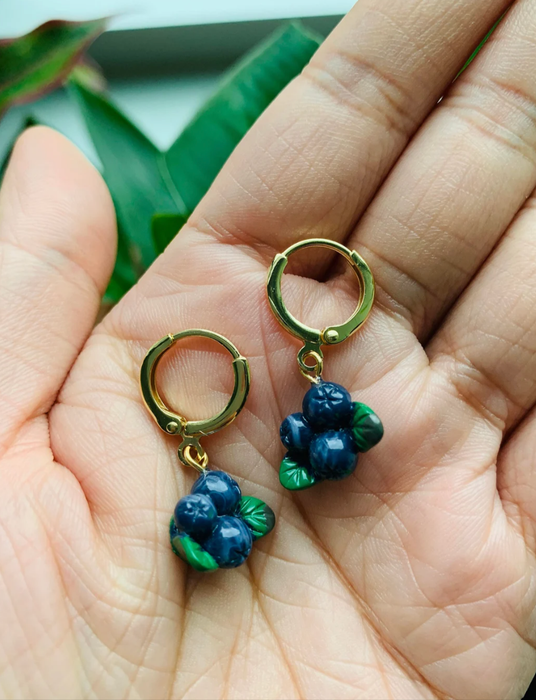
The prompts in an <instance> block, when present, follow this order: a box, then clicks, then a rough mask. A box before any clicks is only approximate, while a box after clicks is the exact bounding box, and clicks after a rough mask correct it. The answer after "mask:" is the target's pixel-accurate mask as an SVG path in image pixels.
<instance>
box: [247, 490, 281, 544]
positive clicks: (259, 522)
mask: <svg viewBox="0 0 536 700" xmlns="http://www.w3.org/2000/svg"><path fill="white" fill-rule="evenodd" d="M238 514H239V515H240V517H241V518H242V519H243V520H244V521H245V523H246V525H247V526H248V527H249V529H250V530H251V532H252V534H253V538H254V539H256V540H258V539H259V538H260V537H264V535H267V534H268V533H269V532H271V531H272V530H273V528H274V525H275V515H274V511H273V510H272V509H271V508H270V506H268V505H266V503H265V502H264V501H261V500H260V498H254V497H253V496H242V498H241V499H240V502H239V504H238Z"/></svg>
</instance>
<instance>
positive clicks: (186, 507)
mask: <svg viewBox="0 0 536 700" xmlns="http://www.w3.org/2000/svg"><path fill="white" fill-rule="evenodd" d="M174 517H175V523H176V524H177V527H178V528H179V530H182V531H183V532H186V533H187V534H188V535H191V536H192V537H193V538H195V539H202V538H203V537H208V535H210V533H211V532H212V530H213V529H214V526H215V525H216V518H217V517H218V513H217V512H216V508H215V507H214V503H212V501H211V500H210V498H209V497H208V496H204V495H203V494H201V493H192V494H190V495H189V496H184V498H181V500H180V501H179V502H178V503H177V505H176V506H175V513H174Z"/></svg>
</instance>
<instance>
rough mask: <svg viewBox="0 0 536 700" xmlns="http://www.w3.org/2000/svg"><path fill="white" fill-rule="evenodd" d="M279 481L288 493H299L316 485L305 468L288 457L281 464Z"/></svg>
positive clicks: (313, 478) (311, 475) (315, 481)
mask: <svg viewBox="0 0 536 700" xmlns="http://www.w3.org/2000/svg"><path fill="white" fill-rule="evenodd" d="M279 481H280V482H281V485H282V486H284V487H285V488H286V489H288V490H289V491H301V490H303V489H308V488H309V487H311V486H314V485H315V484H316V483H317V480H316V479H315V477H314V476H313V474H311V472H310V471H309V470H308V469H307V467H305V466H304V465H303V464H299V462H296V461H295V460H293V459H292V458H291V457H288V456H287V457H285V458H284V459H283V461H282V462H281V467H280V469H279Z"/></svg>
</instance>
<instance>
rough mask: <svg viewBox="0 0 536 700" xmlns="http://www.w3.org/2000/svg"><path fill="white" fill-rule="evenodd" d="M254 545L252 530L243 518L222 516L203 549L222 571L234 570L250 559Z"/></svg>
mask: <svg viewBox="0 0 536 700" xmlns="http://www.w3.org/2000/svg"><path fill="white" fill-rule="evenodd" d="M252 544H253V536H252V534H251V530H250V529H249V527H248V526H247V525H246V523H245V522H244V521H243V520H242V519H241V518H235V517H233V516H232V515H222V516H221V517H219V518H218V519H217V520H216V527H215V528H214V530H213V531H212V534H211V535H210V537H209V538H208V539H207V540H205V541H204V542H203V549H204V550H205V551H206V552H208V553H209V554H211V555H212V556H213V557H214V559H215V560H216V561H217V562H218V564H219V565H220V566H221V568H222V569H234V568H235V566H240V564H242V563H243V562H244V561H245V560H246V559H247V558H248V555H249V553H250V552H251V546H252Z"/></svg>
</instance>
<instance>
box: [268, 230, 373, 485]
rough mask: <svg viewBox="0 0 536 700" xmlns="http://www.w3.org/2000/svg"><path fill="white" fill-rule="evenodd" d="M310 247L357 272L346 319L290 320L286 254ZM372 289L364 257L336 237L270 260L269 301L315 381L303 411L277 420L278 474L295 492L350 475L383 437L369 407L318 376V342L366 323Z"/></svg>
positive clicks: (338, 338) (341, 337)
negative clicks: (355, 295)
mask: <svg viewBox="0 0 536 700" xmlns="http://www.w3.org/2000/svg"><path fill="white" fill-rule="evenodd" d="M310 247H322V248H329V249H331V250H334V251H335V252H337V253H339V254H341V255H342V256H343V257H344V258H345V259H346V260H347V262H348V263H349V264H350V266H351V268H352V270H353V271H354V272H355V274H356V276H357V279H358V281H359V287H360V295H359V300H358V303H357V307H356V309H355V311H354V313H353V314H352V315H351V316H350V318H349V319H348V320H347V321H345V323H342V324H339V325H331V326H328V327H326V328H324V329H321V330H320V329H316V328H311V327H310V326H307V325H305V324H304V323H302V322H301V321H299V320H298V319H296V318H294V316H292V314H291V313H290V312H289V310H288V309H287V308H286V306H285V303H284V301H283V295H282V292H281V282H282V278H283V272H284V270H285V267H286V266H287V263H288V259H289V257H290V255H292V253H295V252H296V251H297V250H301V249H303V248H310ZM374 291H375V288H374V277H373V276H372V272H371V270H370V268H369V266H368V265H367V263H366V262H365V260H364V259H363V258H362V257H361V256H360V255H359V253H357V252H356V251H355V250H349V249H348V248H346V247H345V246H344V245H342V244H341V243H337V242H336V241H330V240H327V239H323V238H311V239H308V240H305V241H300V242H298V243H295V244H294V245H292V246H290V248H287V250H285V251H284V252H283V253H279V254H278V255H276V256H275V258H274V260H273V262H272V265H271V267H270V270H269V272H268V281H267V293H268V301H269V302H270V307H271V309H272V311H273V313H274V315H275V317H276V318H277V320H278V321H279V323H280V324H281V325H282V326H283V328H284V329H285V330H286V331H288V332H289V333H291V334H292V335H293V336H295V337H296V338H299V339H300V340H302V341H303V343H304V344H303V347H302V348H301V349H300V350H299V352H298V358H297V359H298V367H299V369H300V372H301V373H302V375H303V376H304V377H305V378H306V379H308V380H309V381H310V382H311V383H312V385H313V386H312V387H311V388H310V389H309V391H308V392H307V393H306V394H305V397H304V400H303V404H302V411H303V412H302V413H293V414H291V415H290V416H287V418H285V420H284V421H283V423H282V424H281V429H280V436H281V441H282V443H283V445H284V447H285V448H286V449H287V454H286V455H285V457H284V459H283V461H282V462H281V467H280V471H279V478H280V481H281V483H282V485H283V486H284V487H285V488H287V489H290V490H293V491H297V490H300V489H306V488H309V487H311V486H314V484H316V483H318V482H320V481H323V480H325V479H328V480H338V479H343V478H345V477H347V476H349V475H350V474H352V473H353V471H354V470H355V468H356V466H357V460H358V453H359V452H365V451H366V450H369V449H370V448H371V447H373V446H374V445H376V444H377V443H378V442H379V441H380V440H381V438H382V437H383V425H382V423H381V421H380V419H379V418H378V416H377V415H376V414H375V413H374V411H373V410H372V409H371V408H369V407H368V406H366V405H365V404H363V403H359V402H353V401H352V397H351V396H350V393H349V392H348V391H347V390H346V389H345V388H344V387H343V386H341V385H340V384H335V382H325V381H323V380H322V371H323V368H324V355H323V352H322V346H323V345H337V344H338V343H342V342H343V341H345V340H347V339H348V338H349V337H350V336H351V335H353V334H354V333H355V332H356V331H357V330H358V329H359V328H360V327H361V326H362V325H363V323H365V321H366V320H367V318H368V316H369V314H370V311H371V309H372V305H373V303H374Z"/></svg>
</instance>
